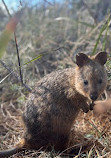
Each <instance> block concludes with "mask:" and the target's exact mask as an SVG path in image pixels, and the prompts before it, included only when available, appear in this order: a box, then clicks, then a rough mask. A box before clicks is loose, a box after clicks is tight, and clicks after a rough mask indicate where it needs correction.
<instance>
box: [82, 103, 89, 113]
mask: <svg viewBox="0 0 111 158" xmlns="http://www.w3.org/2000/svg"><path fill="white" fill-rule="evenodd" d="M82 110H83V112H85V113H88V111H89V110H90V107H89V106H88V105H87V106H83V107H82Z"/></svg>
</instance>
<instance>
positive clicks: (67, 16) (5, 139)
mask: <svg viewBox="0 0 111 158" xmlns="http://www.w3.org/2000/svg"><path fill="white" fill-rule="evenodd" d="M2 2H3V1H1V7H0V33H2V32H3V30H4V29H5V26H6V25H7V23H8V21H9V19H10V17H9V15H8V13H7V11H6V9H5V8H3V6H4V4H3V3H2ZM4 2H5V0H4ZM17 2H18V3H17V6H16V9H15V7H12V8H10V5H9V4H7V3H6V5H7V8H8V10H9V12H10V14H11V15H12V16H13V15H14V14H15V13H16V12H17V11H18V10H20V9H23V13H22V17H21V20H20V22H19V24H18V25H17V27H16V31H15V33H16V38H17V44H18V50H19V55H20V61H21V67H22V75H23V82H24V83H25V84H26V85H28V87H30V88H31V89H33V87H34V85H35V83H36V82H37V81H38V80H40V79H41V78H42V77H43V76H44V75H46V74H48V73H50V72H52V71H54V70H59V69H63V68H68V67H73V66H74V65H75V55H76V54H77V53H80V52H82V53H86V54H88V55H94V54H96V53H97V52H100V51H107V52H108V62H107V64H106V69H107V73H108V87H107V95H108V97H110V89H111V87H110V79H111V70H110V68H111V61H110V58H111V53H110V51H111V25H110V20H111V19H110V14H111V0H93V1H92V0H62V1H60V2H58V1H56V0H51V1H48V0H47V1H46V0H41V1H37V2H36V1H32V2H31V3H30V2H29V1H17ZM39 55H42V57H41V58H39V59H37V60H36V61H33V62H29V63H28V64H26V65H25V66H23V65H24V63H26V62H28V61H31V60H32V59H34V58H36V57H38V56H39ZM1 61H3V62H4V63H5V66H6V67H7V68H8V69H9V70H10V71H12V70H13V71H14V72H15V73H16V74H18V75H19V68H18V60H17V54H16V47H15V41H14V37H12V39H11V40H10V41H9V43H8V46H7V47H6V52H5V54H4V56H3V57H2V59H1ZM0 63H1V62H0ZM6 67H4V66H3V64H0V80H2V79H3V78H4V77H6V76H7V75H8V74H9V71H8V70H7V69H6ZM28 94H29V91H28V90H27V89H26V88H25V87H24V86H22V84H21V82H18V80H17V78H16V77H14V76H13V74H11V75H9V77H7V78H6V79H5V80H4V81H2V82H1V83H0V150H2V149H7V148H10V147H12V146H13V145H14V144H16V143H17V142H18V141H19V140H20V138H21V136H22V134H23V127H22V125H21V120H20V115H21V113H22V111H23V109H24V106H25V102H26V100H27V97H28ZM101 99H104V98H101ZM110 120H111V112H110V111H109V112H108V113H107V114H106V115H103V116H99V117H96V116H94V115H93V112H89V113H88V114H87V115H86V114H83V113H82V112H81V113H80V115H79V117H78V119H77V120H76V122H75V124H74V127H75V129H76V131H78V132H77V133H79V134H80V135H78V136H77V135H76V134H75V132H73V129H72V140H73V139H74V141H75V142H76V143H81V142H82V141H83V139H84V137H85V138H87V139H91V140H95V139H96V140H97V141H99V142H100V143H101V144H102V149H101V150H100V148H99V146H98V148H99V149H98V148H97V146H95V145H93V146H92V148H91V149H90V150H86V152H85V153H83V154H80V153H81V151H80V153H78V155H77V156H76V157H91V158H92V157H95V158H96V157H100V156H101V157H110V155H111V153H110V146H111V127H110V126H111V123H110ZM73 136H74V138H73ZM75 137H76V138H75ZM39 152H40V153H41V154H40V156H39V157H60V155H59V154H55V153H54V151H52V152H51V153H45V152H42V151H39ZM36 153H37V151H27V153H25V155H24V153H22V154H16V156H14V157H26V158H27V157H34V156H35V157H37V155H36ZM67 157H68V156H67Z"/></svg>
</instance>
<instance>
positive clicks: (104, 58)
mask: <svg viewBox="0 0 111 158" xmlns="http://www.w3.org/2000/svg"><path fill="white" fill-rule="evenodd" d="M95 60H96V61H97V62H98V63H100V64H101V65H104V64H105V63H106V61H107V53H106V52H100V53H98V54H97V55H96V56H95Z"/></svg>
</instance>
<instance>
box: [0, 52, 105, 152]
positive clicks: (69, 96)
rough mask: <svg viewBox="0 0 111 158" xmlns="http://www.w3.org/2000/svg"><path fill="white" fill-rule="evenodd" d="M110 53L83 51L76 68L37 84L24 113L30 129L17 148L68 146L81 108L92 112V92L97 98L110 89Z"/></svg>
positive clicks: (60, 72)
mask: <svg viewBox="0 0 111 158" xmlns="http://www.w3.org/2000/svg"><path fill="white" fill-rule="evenodd" d="M101 56H102V59H101ZM106 56H107V55H106V53H105V52H100V53H99V54H97V55H96V56H94V57H92V58H89V57H88V56H87V55H85V54H83V53H80V54H79V55H77V56H76V63H77V67H76V68H75V69H74V68H68V69H65V70H60V71H56V72H52V73H51V74H49V75H47V76H45V77H44V78H42V79H41V80H40V81H39V82H37V83H36V86H35V88H34V90H33V92H32V93H31V94H30V96H29V99H28V101H27V103H26V107H25V111H24V113H23V121H24V124H25V127H26V130H25V132H24V138H23V141H22V143H21V142H20V143H19V144H18V145H17V147H16V148H17V149H18V151H19V149H22V148H27V149H39V148H41V147H44V148H47V149H48V150H50V149H51V148H52V147H54V148H55V150H56V151H62V150H64V149H66V148H67V147H68V143H69V137H70V131H71V127H72V125H73V123H74V120H75V119H76V117H77V115H78V113H79V111H80V109H82V110H83V111H84V112H88V110H89V107H90V106H89V104H90V103H91V95H92V96H93V95H95V94H96V96H93V100H95V99H96V98H97V97H98V96H99V95H100V94H101V93H103V91H104V89H105V88H106V85H107V76H106V71H105V68H104V64H105V62H106V59H107V57H106ZM101 60H102V62H101ZM100 79H101V80H102V83H99V80H100ZM86 80H87V81H88V85H85V83H84V81H86ZM2 155H3V154H2Z"/></svg>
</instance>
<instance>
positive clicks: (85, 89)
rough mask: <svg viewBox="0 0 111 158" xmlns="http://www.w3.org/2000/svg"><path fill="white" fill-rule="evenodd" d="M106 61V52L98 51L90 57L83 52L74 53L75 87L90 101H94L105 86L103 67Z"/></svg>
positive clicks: (105, 76) (105, 77)
mask: <svg viewBox="0 0 111 158" xmlns="http://www.w3.org/2000/svg"><path fill="white" fill-rule="evenodd" d="M106 61H107V53H106V52H100V53H98V54H96V55H95V56H92V57H88V56H87V55H86V54H83V53H79V54H78V55H76V64H77V67H76V71H75V73H76V74H75V88H76V90H77V91H78V92H79V93H80V94H82V95H83V96H85V97H87V98H89V99H90V100H92V101H95V100H96V99H97V98H98V97H99V96H100V94H102V93H103V92H104V90H105V88H106V86H107V74H106V70H105V67H104V64H105V63H106Z"/></svg>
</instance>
